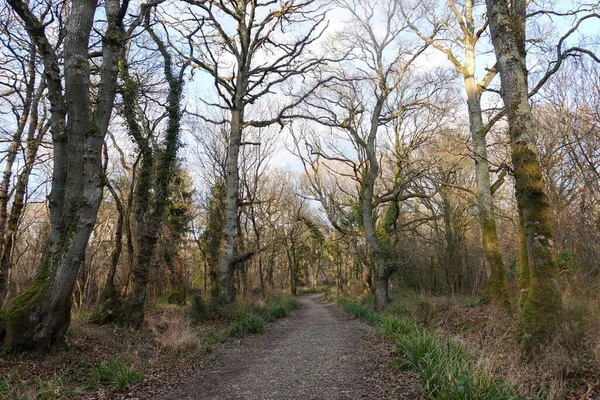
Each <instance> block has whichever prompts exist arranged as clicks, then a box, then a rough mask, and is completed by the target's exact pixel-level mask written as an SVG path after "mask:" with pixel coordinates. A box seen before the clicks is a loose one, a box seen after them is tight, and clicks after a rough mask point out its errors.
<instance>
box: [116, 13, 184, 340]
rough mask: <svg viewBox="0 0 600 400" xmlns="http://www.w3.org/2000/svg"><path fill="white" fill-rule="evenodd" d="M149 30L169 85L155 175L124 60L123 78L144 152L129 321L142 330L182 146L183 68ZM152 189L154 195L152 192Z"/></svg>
mask: <svg viewBox="0 0 600 400" xmlns="http://www.w3.org/2000/svg"><path fill="white" fill-rule="evenodd" d="M146 29H147V30H148V33H149V34H150V36H151V37H152V39H153V40H154V42H155V43H156V45H157V46H158V50H159V52H160V54H161V56H162V57H163V60H164V68H163V70H164V74H165V78H166V80H167V83H168V85H169V93H168V98H167V103H168V104H167V116H168V120H167V121H168V122H167V132H166V135H165V140H164V151H163V152H162V153H161V156H160V159H159V160H158V163H157V165H156V173H155V176H154V179H152V178H153V173H152V172H153V167H154V158H155V157H154V155H153V154H152V150H151V148H150V145H149V143H148V139H147V138H146V137H142V135H141V132H140V130H139V127H138V125H137V121H136V120H135V114H134V112H133V107H134V103H135V94H136V90H135V85H134V82H132V80H131V78H130V77H129V74H128V71H127V67H126V63H123V68H122V72H123V78H124V79H123V80H124V82H125V84H126V86H127V87H126V89H125V90H124V98H125V97H126V96H127V97H128V101H127V103H129V104H128V107H131V109H128V110H125V116H126V118H127V124H128V127H129V131H130V134H131V135H132V136H133V138H134V140H135V141H136V142H137V144H138V145H139V146H140V149H141V151H142V159H141V162H142V170H141V171H140V176H139V183H138V187H137V190H136V200H137V207H136V209H137V210H136V220H137V221H136V222H137V230H138V237H139V242H138V250H137V252H136V257H135V263H134V268H133V288H132V291H131V294H130V297H129V299H128V301H127V306H126V309H127V323H128V324H129V325H130V326H132V327H133V328H136V329H139V328H140V327H141V326H142V323H143V322H144V306H145V302H146V286H147V284H148V274H149V270H150V263H151V261H152V255H153V249H154V246H155V244H156V242H157V240H158V234H159V230H160V227H161V224H162V220H163V215H164V212H165V209H166V207H167V203H168V199H169V186H170V183H171V179H172V177H173V171H174V169H175V163H176V161H177V149H178V147H179V133H180V121H181V94H182V90H183V82H182V78H183V70H182V71H181V72H180V74H178V75H174V74H173V70H172V68H173V62H172V59H171V55H170V54H169V52H168V50H167V48H166V47H165V45H164V44H163V42H162V40H161V39H160V38H159V37H158V36H157V35H156V34H155V33H154V31H153V30H152V28H151V27H150V26H149V24H147V25H146ZM183 68H185V66H184V67H183ZM151 192H153V195H152V193H151Z"/></svg>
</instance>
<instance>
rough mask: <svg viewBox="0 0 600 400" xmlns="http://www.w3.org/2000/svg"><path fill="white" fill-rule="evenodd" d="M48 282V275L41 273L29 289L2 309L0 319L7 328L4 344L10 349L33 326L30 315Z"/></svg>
mask: <svg viewBox="0 0 600 400" xmlns="http://www.w3.org/2000/svg"><path fill="white" fill-rule="evenodd" d="M46 282H47V277H46V276H44V275H42V274H41V275H39V276H38V278H37V279H36V280H35V281H34V282H33V284H32V285H31V286H30V287H29V288H28V289H26V290H24V291H23V292H21V293H20V294H19V295H18V296H17V297H16V298H15V299H14V300H13V301H12V302H10V303H9V304H8V305H7V306H6V307H5V308H4V310H2V313H1V314H0V320H1V321H2V325H3V326H4V327H5V329H6V336H5V338H4V345H5V346H6V348H7V349H9V350H10V349H11V348H12V347H13V346H15V345H16V344H18V342H19V341H21V340H22V337H23V336H24V333H25V332H26V331H27V330H29V329H30V328H31V327H30V322H29V317H30V316H31V314H32V313H33V311H34V310H35V308H36V306H37V304H38V303H39V301H40V299H41V298H42V296H43V294H44V293H45V291H46V289H47V283H46Z"/></svg>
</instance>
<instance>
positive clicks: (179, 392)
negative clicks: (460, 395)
mask: <svg viewBox="0 0 600 400" xmlns="http://www.w3.org/2000/svg"><path fill="white" fill-rule="evenodd" d="M322 297H323V295H322V294H312V295H308V296H303V297H299V298H298V300H299V302H300V304H301V307H300V310H298V311H296V312H295V313H293V314H292V315H291V316H290V317H288V318H284V319H282V320H279V321H278V322H276V323H274V324H269V326H268V327H267V329H266V330H265V332H264V333H263V334H260V335H251V336H246V337H244V338H242V339H240V340H239V341H236V342H234V343H229V344H224V345H223V346H220V347H219V348H215V350H214V352H213V353H212V354H211V358H210V361H212V362H211V363H206V361H207V360H204V361H205V362H203V363H201V364H205V365H191V364H188V370H187V371H186V370H183V371H182V370H179V371H177V372H176V373H173V374H171V376H170V377H167V378H164V379H160V380H155V381H154V382H152V383H151V384H148V385H144V386H143V387H141V388H139V389H138V390H137V391H134V392H130V393H128V394H122V395H121V396H122V397H121V396H120V397H121V398H127V399H248V400H249V399H265V400H266V399H407V400H408V399H410V400H412V399H421V398H423V396H422V393H421V389H420V384H419V381H418V378H417V377H416V376H415V375H413V374H411V373H409V372H404V371H399V370H398V369H396V368H388V366H389V365H388V364H389V363H390V362H391V361H392V355H391V353H392V351H391V344H390V343H388V342H385V341H382V340H381V339H380V337H379V336H378V335H377V334H376V333H375V330H374V329H373V328H371V327H369V326H367V325H366V324H364V323H362V322H359V321H357V320H353V319H350V318H349V317H347V316H346V315H345V314H344V313H343V312H341V311H340V310H338V309H337V308H336V307H335V306H333V305H331V304H328V303H324V302H321V299H322Z"/></svg>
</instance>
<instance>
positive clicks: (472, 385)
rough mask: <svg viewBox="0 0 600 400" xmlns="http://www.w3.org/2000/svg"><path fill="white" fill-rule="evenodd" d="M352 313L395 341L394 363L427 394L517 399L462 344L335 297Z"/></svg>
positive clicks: (448, 399)
mask: <svg viewBox="0 0 600 400" xmlns="http://www.w3.org/2000/svg"><path fill="white" fill-rule="evenodd" d="M337 303H338V304H339V305H340V306H341V307H342V309H343V310H344V311H345V312H346V313H348V314H350V315H351V316H353V317H355V318H358V319H361V320H364V321H366V322H367V323H369V324H371V325H373V326H375V327H377V328H378V329H379V330H380V331H381V332H382V333H383V335H384V336H385V337H386V338H388V339H391V340H393V341H394V342H395V343H396V351H397V352H398V354H399V357H398V359H397V360H396V362H395V363H396V364H397V365H398V366H399V367H401V368H404V369H408V370H411V371H414V372H416V373H417V374H418V375H419V377H420V380H421V384H422V386H423V389H424V391H425V393H426V395H427V396H428V397H429V398H431V399H439V400H476V399H485V400H517V399H524V397H520V396H518V394H517V393H516V390H515V389H514V388H513V387H511V386H510V385H508V384H507V383H505V382H503V381H502V380H501V379H498V378H491V377H488V376H487V375H485V374H483V373H482V372H481V371H478V370H477V369H476V367H475V366H474V365H473V358H472V357H471V355H470V354H468V353H467V352H466V351H465V350H464V349H463V348H462V347H461V346H459V345H457V344H455V343H453V342H452V341H450V340H445V339H440V338H438V337H435V336H433V335H431V334H430V333H428V332H427V330H426V329H425V328H423V327H421V326H420V325H418V324H417V323H416V322H415V321H414V320H413V319H411V318H408V317H406V316H401V317H398V316H395V315H380V314H377V313H376V312H375V311H373V310H372V309H371V308H370V307H368V306H366V305H363V304H358V303H354V302H352V301H349V300H347V299H344V298H338V299H337Z"/></svg>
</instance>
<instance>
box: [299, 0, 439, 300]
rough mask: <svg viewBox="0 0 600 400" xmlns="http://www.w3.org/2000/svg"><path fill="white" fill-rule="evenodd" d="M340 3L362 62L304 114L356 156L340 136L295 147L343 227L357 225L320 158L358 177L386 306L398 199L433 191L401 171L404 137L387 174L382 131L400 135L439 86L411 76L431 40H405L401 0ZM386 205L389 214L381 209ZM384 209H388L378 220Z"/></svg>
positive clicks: (360, 208) (359, 211)
mask: <svg viewBox="0 0 600 400" xmlns="http://www.w3.org/2000/svg"><path fill="white" fill-rule="evenodd" d="M336 4H337V5H338V6H340V7H341V8H342V9H344V10H345V11H347V12H348V13H349V14H350V15H351V22H352V24H353V28H352V29H350V30H348V31H346V32H343V33H342V34H341V35H340V36H339V37H337V38H336V41H337V42H338V43H340V44H341V45H345V46H348V48H349V49H350V54H351V55H352V57H353V60H352V62H353V63H355V66H354V67H351V66H350V65H343V66H342V67H340V69H339V70H338V71H337V76H338V79H337V80H336V81H335V82H332V83H331V84H328V85H327V86H326V87H325V88H323V89H321V90H320V91H318V92H316V93H315V95H314V96H313V97H312V98H311V99H310V101H309V102H308V103H307V104H308V107H307V109H306V113H305V115H304V116H303V118H306V119H308V120H312V121H315V122H317V123H319V124H321V125H323V126H325V127H328V128H330V129H332V131H333V132H334V135H335V134H336V132H337V133H338V134H339V133H342V134H343V135H345V136H346V137H347V138H348V139H349V141H350V143H351V147H352V151H353V152H355V154H356V158H352V157H350V156H348V153H349V151H348V150H346V149H344V148H343V145H340V144H339V143H335V141H333V142H330V143H329V145H328V146H327V147H329V149H327V148H325V147H324V146H323V145H322V144H321V143H322V141H320V140H317V141H313V142H312V143H309V147H308V153H307V154H305V155H304V156H303V155H302V151H301V149H300V148H299V147H298V146H297V147H296V153H297V154H298V155H300V156H301V157H302V158H303V161H304V162H305V167H307V164H311V165H310V167H307V175H308V176H310V177H311V178H312V184H313V190H314V193H315V194H316V197H317V199H318V200H319V201H320V202H321V203H322V205H323V207H324V208H325V210H326V211H328V216H329V218H330V220H331V222H332V224H333V225H334V227H336V229H338V230H340V231H341V232H343V233H350V234H352V233H354V234H355V233H356V232H352V229H347V227H346V228H344V226H343V225H347V224H345V223H344V222H342V221H341V220H340V214H341V213H340V212H339V211H335V208H336V207H335V205H334V203H335V201H332V200H333V197H331V196H329V195H325V193H324V191H323V189H324V186H323V183H324V182H322V181H321V182H320V181H319V180H320V179H322V177H320V176H319V173H318V171H317V169H318V166H317V165H316V164H317V163H318V162H319V159H321V160H325V161H324V162H325V168H327V169H328V170H329V171H331V172H334V173H335V172H337V174H338V175H340V176H344V175H345V176H346V177H347V178H349V179H351V180H353V181H354V182H355V184H356V191H357V193H356V196H355V200H354V201H355V203H354V205H353V206H352V208H354V211H353V212H354V215H355V216H356V217H357V218H358V221H359V222H358V227H359V229H360V230H361V231H362V232H363V233H364V236H365V238H366V241H367V243H368V245H369V248H370V250H371V252H372V253H373V255H374V256H375V258H376V260H377V261H376V263H377V265H378V268H377V282H376V290H375V292H376V307H377V308H378V309H382V308H384V307H385V305H386V304H387V303H388V301H389V299H388V282H389V278H390V275H391V274H392V272H393V271H394V270H395V262H396V261H395V257H392V256H391V248H392V247H393V246H392V245H391V242H390V241H389V238H387V237H388V236H389V235H390V233H391V230H393V227H394V224H395V222H396V220H397V218H398V216H399V214H398V212H397V211H398V203H399V202H402V201H406V200H408V199H410V198H413V197H427V196H429V195H430V194H428V193H423V192H416V191H413V190H410V188H409V187H407V185H406V182H409V181H411V180H412V179H411V178H407V177H402V176H401V172H400V171H401V169H402V167H401V164H400V160H401V159H402V154H401V153H403V152H402V151H401V148H400V147H401V145H400V143H398V141H397V140H395V141H394V140H393V141H392V143H395V144H392V146H391V147H392V148H393V150H392V154H393V156H392V159H393V161H392V162H391V169H392V171H393V172H392V173H391V176H390V177H389V179H388V180H387V182H389V185H387V184H386V180H384V179H382V177H383V169H382V166H381V157H382V156H381V148H382V147H383V144H384V143H386V140H385V139H384V137H383V131H387V132H388V134H390V133H391V135H392V136H394V137H395V138H396V139H398V138H399V135H397V133H398V131H397V129H399V128H400V125H401V123H400V125H398V124H399V122H398V121H401V120H402V119H403V118H405V117H406V116H407V115H408V114H410V113H411V112H413V111H414V110H416V109H420V108H422V107H424V106H425V105H426V104H427V102H428V101H429V99H430V98H431V96H433V95H434V94H435V93H436V91H437V90H438V89H437V88H436V87H435V86H434V85H427V84H424V83H423V82H422V83H421V86H420V87H419V88H417V87H416V86H410V85H409V84H408V80H409V79H413V80H414V79H415V77H416V75H415V74H414V72H413V64H414V63H415V61H416V60H417V59H418V57H419V56H420V55H421V54H422V53H423V52H424V51H425V49H426V48H427V46H428V44H423V45H418V46H413V47H410V44H409V43H405V42H402V39H401V35H402V32H403V31H404V30H405V29H406V25H404V24H402V23H401V21H400V20H399V18H398V5H397V3H396V2H394V1H386V2H374V1H372V2H368V1H365V2H360V3H355V2H345V1H338V2H336ZM377 20H383V21H384V26H383V29H376V21H377ZM390 54H392V56H391V57H390ZM348 71H352V72H348ZM327 162H329V163H330V165H329V166H327ZM311 169H312V172H310V170H311ZM404 178H406V179H404ZM335 185H336V186H337V190H340V191H342V192H344V191H345V190H344V189H343V188H342V187H341V186H340V185H339V183H337V182H336V184H335ZM354 201H353V202H354ZM384 208H385V209H386V211H385V215H383V214H382V215H379V214H381V213H382V211H381V210H383V209H384ZM378 209H379V211H378ZM336 214H337V215H336ZM378 217H381V218H379V219H380V224H379V226H378V224H377V221H378Z"/></svg>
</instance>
